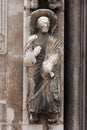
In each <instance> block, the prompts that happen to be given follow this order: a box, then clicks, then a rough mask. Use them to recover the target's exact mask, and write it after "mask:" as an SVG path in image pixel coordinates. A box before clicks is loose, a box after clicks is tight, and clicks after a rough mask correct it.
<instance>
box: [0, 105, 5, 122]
mask: <svg viewBox="0 0 87 130" xmlns="http://www.w3.org/2000/svg"><path fill="white" fill-rule="evenodd" d="M3 122H4V123H5V122H6V104H1V103H0V123H3Z"/></svg>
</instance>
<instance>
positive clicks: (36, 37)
mask: <svg viewBox="0 0 87 130" xmlns="http://www.w3.org/2000/svg"><path fill="white" fill-rule="evenodd" d="M43 3H44V4H43ZM23 48H24V58H23V59H24V62H23V63H24V69H23V124H24V126H23V130H25V129H27V128H28V129H31V130H33V129H34V128H35V127H37V128H38V129H40V130H48V129H52V130H63V129H64V128H63V125H64V124H63V104H64V99H63V97H64V79H63V78H64V77H63V76H64V74H63V72H64V1H63V0H59V1H50V0H48V1H46V0H44V1H40V0H39V1H37V0H31V1H29V0H25V1H24V47H23ZM25 124H26V125H25Z"/></svg>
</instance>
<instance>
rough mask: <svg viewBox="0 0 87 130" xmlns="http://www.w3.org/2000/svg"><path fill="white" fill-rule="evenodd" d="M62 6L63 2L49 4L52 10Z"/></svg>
mask: <svg viewBox="0 0 87 130" xmlns="http://www.w3.org/2000/svg"><path fill="white" fill-rule="evenodd" d="M60 8H61V3H60V2H59V3H57V4H49V9H51V10H56V9H60Z"/></svg>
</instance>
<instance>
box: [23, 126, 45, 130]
mask: <svg viewBox="0 0 87 130" xmlns="http://www.w3.org/2000/svg"><path fill="white" fill-rule="evenodd" d="M22 128H23V130H43V125H23V126H22Z"/></svg>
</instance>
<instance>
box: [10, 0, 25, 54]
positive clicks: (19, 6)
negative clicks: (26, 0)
mask: <svg viewBox="0 0 87 130" xmlns="http://www.w3.org/2000/svg"><path fill="white" fill-rule="evenodd" d="M8 7H9V8H8V43H9V44H8V53H9V54H12V55H13V54H18V55H19V54H21V55H22V51H23V1H21V0H15V1H14V0H9V4H8Z"/></svg>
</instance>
